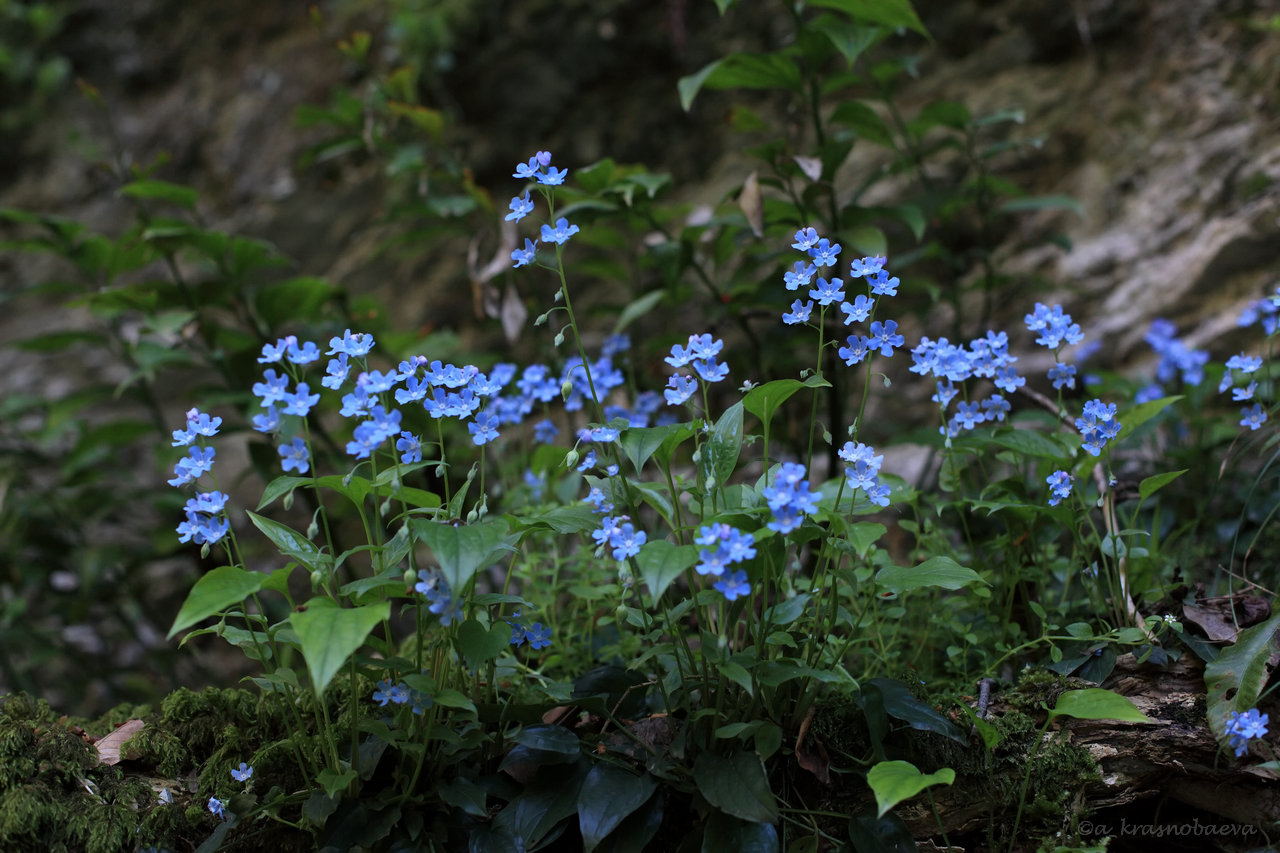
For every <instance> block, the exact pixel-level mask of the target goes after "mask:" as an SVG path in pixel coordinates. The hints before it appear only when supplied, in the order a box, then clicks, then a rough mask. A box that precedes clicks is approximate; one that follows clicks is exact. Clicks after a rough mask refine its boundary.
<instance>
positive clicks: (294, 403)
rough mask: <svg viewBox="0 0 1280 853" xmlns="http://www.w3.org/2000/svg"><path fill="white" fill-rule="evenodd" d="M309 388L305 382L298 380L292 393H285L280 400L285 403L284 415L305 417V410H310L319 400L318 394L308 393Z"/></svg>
mask: <svg viewBox="0 0 1280 853" xmlns="http://www.w3.org/2000/svg"><path fill="white" fill-rule="evenodd" d="M310 390H311V389H310V388H308V387H307V383H305V382H299V383H298V387H297V389H296V390H295V391H294V393H292V394H285V395H284V399H283V400H282V401H281V402H283V403H285V404H286V405H285V407H284V413H285V414H286V415H298V416H299V417H304V418H305V417H306V416H307V412H310V411H311V407H312V406H314V405H315V404H316V403H319V402H320V395H319V394H310V395H309V394H308V393H307V392H308V391H310Z"/></svg>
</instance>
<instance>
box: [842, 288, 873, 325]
mask: <svg viewBox="0 0 1280 853" xmlns="http://www.w3.org/2000/svg"><path fill="white" fill-rule="evenodd" d="M875 307H876V301H875V300H874V299H870V298H868V297H867V296H864V295H863V294H861V293H859V294H858V297H857V298H856V299H854V300H853V302H852V303H849V302H842V303H840V310H841V311H843V312H844V313H845V314H847V315H848V316H846V317H845V318H844V324H845V325H846V326H847V325H849V324H850V323H854V322H857V323H864V322H866V319H867V318H868V317H870V316H871V309H873V308H875Z"/></svg>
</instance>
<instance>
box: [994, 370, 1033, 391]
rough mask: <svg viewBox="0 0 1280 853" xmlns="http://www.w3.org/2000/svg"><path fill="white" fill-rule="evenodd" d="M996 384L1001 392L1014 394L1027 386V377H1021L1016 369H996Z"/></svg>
mask: <svg viewBox="0 0 1280 853" xmlns="http://www.w3.org/2000/svg"><path fill="white" fill-rule="evenodd" d="M995 382H996V387H997V388H999V389H1000V390H1001V391H1005V392H1007V393H1009V394H1012V393H1013V392H1014V391H1017V390H1018V389H1019V388H1021V387H1022V386H1023V385H1026V384H1027V377H1025V376H1019V375H1018V369H1017V368H1016V367H1001V368H997V369H996V377H995Z"/></svg>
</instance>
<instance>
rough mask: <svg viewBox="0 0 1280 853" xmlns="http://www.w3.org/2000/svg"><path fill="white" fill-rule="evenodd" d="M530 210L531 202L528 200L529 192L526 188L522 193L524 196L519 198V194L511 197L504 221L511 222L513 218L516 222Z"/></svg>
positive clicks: (530, 211) (531, 210) (531, 208)
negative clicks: (509, 209) (509, 207)
mask: <svg viewBox="0 0 1280 853" xmlns="http://www.w3.org/2000/svg"><path fill="white" fill-rule="evenodd" d="M532 212H533V202H532V201H530V200H529V192H528V190H526V191H525V194H524V198H520V197H519V196H516V197H515V198H513V199H511V212H510V213H508V214H507V217H506V221H507V222H511V221H512V220H514V221H516V222H519V221H520V220H521V219H524V218H525V217H526V216H528V215H529V214H530V213H532Z"/></svg>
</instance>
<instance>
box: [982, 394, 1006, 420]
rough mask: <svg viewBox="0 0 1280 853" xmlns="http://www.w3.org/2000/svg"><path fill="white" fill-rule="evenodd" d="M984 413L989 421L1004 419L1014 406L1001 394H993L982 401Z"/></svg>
mask: <svg viewBox="0 0 1280 853" xmlns="http://www.w3.org/2000/svg"><path fill="white" fill-rule="evenodd" d="M982 408H983V415H984V416H985V417H986V419H987V420H988V421H1002V422H1003V421H1004V416H1005V414H1006V413H1008V412H1009V410H1010V409H1011V408H1012V406H1010V405H1009V401H1008V400H1006V399H1005V398H1004V397H1002V396H1000V395H999V394H992V395H991V396H990V397H988V398H987V399H985V400H983V401H982Z"/></svg>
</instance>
